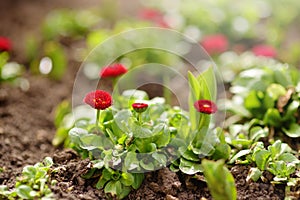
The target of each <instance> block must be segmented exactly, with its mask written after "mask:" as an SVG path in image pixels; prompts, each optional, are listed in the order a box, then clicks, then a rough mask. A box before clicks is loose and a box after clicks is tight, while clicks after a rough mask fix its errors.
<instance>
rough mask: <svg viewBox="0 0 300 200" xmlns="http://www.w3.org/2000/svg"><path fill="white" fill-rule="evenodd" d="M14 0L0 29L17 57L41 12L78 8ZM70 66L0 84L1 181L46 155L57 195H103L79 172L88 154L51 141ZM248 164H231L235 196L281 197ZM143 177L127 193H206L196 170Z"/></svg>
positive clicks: (1, 7) (170, 199)
mask: <svg viewBox="0 0 300 200" xmlns="http://www.w3.org/2000/svg"><path fill="white" fill-rule="evenodd" d="M13 2H14V3H12V1H10V0H1V2H0V11H1V13H2V15H3V16H2V18H1V26H0V35H5V36H7V37H10V36H11V38H12V39H13V41H14V44H15V50H14V52H13V55H14V56H13V58H14V59H16V60H22V59H23V56H22V50H23V46H22V45H21V44H22V42H23V39H24V35H22V37H21V36H20V35H19V34H20V32H23V31H25V30H28V29H29V30H32V31H34V29H35V27H36V26H37V25H38V24H39V23H40V20H41V19H42V18H43V16H45V14H46V12H48V11H49V10H51V9H53V8H57V7H60V6H65V7H69V6H71V5H72V7H75V8H78V7H81V3H82V1H81V0H76V1H74V0H72V1H60V0H44V1H39V0H28V1H20V0H15V1H13ZM87 2H88V1H87ZM93 2H94V3H95V2H96V1H93ZM2 22H3V23H2ZM19 37H20V38H19ZM18 39H20V40H18ZM16 43H20V45H17V44H16ZM69 66H70V67H69V69H68V73H66V76H65V77H64V80H62V81H53V80H50V79H47V78H46V77H41V76H33V75H30V74H27V75H26V78H27V79H28V80H29V82H30V89H29V90H28V91H27V92H23V91H21V90H20V89H18V88H14V87H12V86H10V85H1V86H0V168H2V169H3V172H2V173H0V185H2V184H5V185H8V186H9V187H10V188H12V187H13V186H14V183H15V178H16V176H18V175H19V174H20V173H21V170H22V168H23V167H24V166H25V165H28V164H34V163H36V162H40V161H42V160H43V158H44V157H46V156H51V157H53V160H54V163H55V164H54V166H53V167H55V168H57V169H59V170H58V172H57V173H52V175H51V178H52V179H55V180H57V181H58V183H57V184H56V185H55V186H52V188H51V189H52V191H53V192H54V194H55V198H56V199H66V200H71V199H74V200H75V199H86V200H88V199H108V197H106V196H105V194H104V192H103V191H102V190H97V189H94V188H93V182H92V181H89V180H84V179H83V178H81V175H82V174H84V173H85V172H86V171H87V170H88V169H89V167H90V166H91V165H90V163H89V160H81V159H80V158H79V157H78V155H77V154H76V152H74V151H72V150H62V149H56V148H54V147H53V146H52V145H51V140H52V138H53V135H54V133H55V127H54V125H53V110H54V108H55V107H56V105H57V104H58V103H59V102H60V101H62V100H63V99H69V98H70V97H71V92H72V86H73V80H74V77H75V73H76V69H77V68H78V67H79V66H80V63H76V62H73V61H70V62H69ZM248 170H249V168H248V167H245V166H234V167H233V168H232V169H231V172H232V173H233V175H234V177H235V180H236V186H237V189H238V199H284V188H283V187H281V186H276V187H275V186H273V185H271V184H270V183H269V182H267V183H263V182H258V183H253V182H250V183H247V182H246V180H245V179H246V176H247V173H248ZM145 177H146V178H145V180H144V182H143V184H142V186H141V188H140V189H138V190H137V191H132V192H131V193H130V194H129V196H128V197H127V198H126V199H128V200H133V199H134V200H142V199H167V200H176V199H202V200H204V199H211V196H210V194H209V191H208V188H207V187H206V184H205V182H203V181H202V179H201V176H199V177H198V178H192V177H190V176H186V175H183V174H180V173H173V172H171V171H170V170H169V169H167V168H165V169H161V170H159V171H155V172H151V173H147V174H146V176H145Z"/></svg>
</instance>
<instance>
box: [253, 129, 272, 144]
mask: <svg viewBox="0 0 300 200" xmlns="http://www.w3.org/2000/svg"><path fill="white" fill-rule="evenodd" d="M268 134H269V130H268V129H267V128H262V127H260V126H255V127H253V128H251V129H250V139H251V140H252V141H253V142H256V141H258V140H259V139H260V138H263V137H267V136H268Z"/></svg>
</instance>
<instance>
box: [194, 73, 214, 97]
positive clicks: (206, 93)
mask: <svg viewBox="0 0 300 200" xmlns="http://www.w3.org/2000/svg"><path fill="white" fill-rule="evenodd" d="M197 79H198V82H199V83H200V87H201V90H202V93H200V98H203V99H208V100H212V101H215V100H216V98H217V82H216V77H215V73H214V70H213V67H209V68H208V69H207V70H205V71H204V72H203V73H202V74H200V75H199V76H198V77H197Z"/></svg>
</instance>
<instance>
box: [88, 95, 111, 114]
mask: <svg viewBox="0 0 300 200" xmlns="http://www.w3.org/2000/svg"><path fill="white" fill-rule="evenodd" d="M83 101H84V102H85V103H86V104H88V105H90V106H91V107H93V108H95V109H97V110H105V109H106V108H108V107H110V106H111V104H112V98H111V96H110V94H109V93H108V92H105V91H103V90H96V91H93V92H90V93H88V94H87V95H86V96H85V98H84V99H83Z"/></svg>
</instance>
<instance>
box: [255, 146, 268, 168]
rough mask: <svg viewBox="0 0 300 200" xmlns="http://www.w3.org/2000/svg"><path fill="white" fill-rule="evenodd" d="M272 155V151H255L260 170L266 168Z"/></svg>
mask: <svg viewBox="0 0 300 200" xmlns="http://www.w3.org/2000/svg"><path fill="white" fill-rule="evenodd" d="M270 156H271V153H270V152H269V151H267V150H264V149H262V150H259V151H257V152H255V155H254V158H255V163H256V165H257V167H258V169H260V170H265V169H266V166H267V163H268V160H269V158H270Z"/></svg>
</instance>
